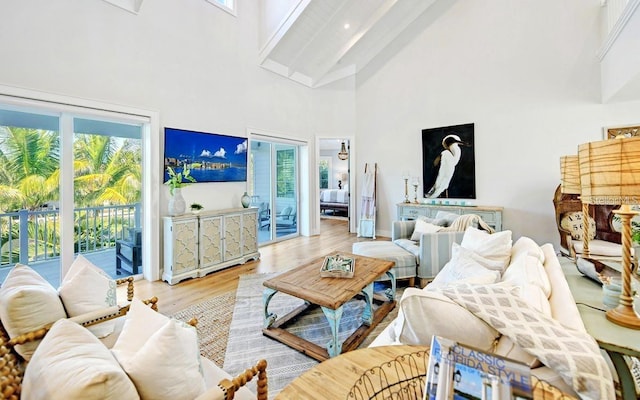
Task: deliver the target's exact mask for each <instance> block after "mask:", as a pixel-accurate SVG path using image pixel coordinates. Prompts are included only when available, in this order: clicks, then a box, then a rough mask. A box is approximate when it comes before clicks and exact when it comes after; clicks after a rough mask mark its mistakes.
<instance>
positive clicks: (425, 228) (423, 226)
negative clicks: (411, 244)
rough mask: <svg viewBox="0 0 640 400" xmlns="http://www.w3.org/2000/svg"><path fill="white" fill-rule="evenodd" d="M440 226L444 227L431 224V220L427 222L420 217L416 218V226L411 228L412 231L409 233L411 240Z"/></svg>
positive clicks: (434, 230)
mask: <svg viewBox="0 0 640 400" xmlns="http://www.w3.org/2000/svg"><path fill="white" fill-rule="evenodd" d="M442 228H444V227H443V226H440V225H436V224H432V223H431V222H427V221H424V220H422V219H418V220H417V221H416V227H415V228H414V229H413V233H412V234H411V240H416V241H417V240H420V236H422V234H423V233H434V232H438V231H439V230H441V229H442Z"/></svg>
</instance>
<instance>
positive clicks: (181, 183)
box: [164, 164, 196, 215]
mask: <svg viewBox="0 0 640 400" xmlns="http://www.w3.org/2000/svg"><path fill="white" fill-rule="evenodd" d="M167 174H169V179H167V181H166V182H165V183H164V184H165V185H167V186H169V193H170V194H171V199H169V214H170V215H180V214H182V213H184V209H185V206H186V205H185V202H184V198H183V197H182V193H181V189H182V188H183V187H185V186H187V185H190V184H191V183H195V182H196V180H195V179H194V177H193V176H191V170H190V169H189V165H187V164H184V167H183V168H182V172H176V171H175V170H174V169H173V168H171V167H167ZM185 181H186V182H185Z"/></svg>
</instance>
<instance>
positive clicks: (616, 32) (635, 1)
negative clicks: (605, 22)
mask: <svg viewBox="0 0 640 400" xmlns="http://www.w3.org/2000/svg"><path fill="white" fill-rule="evenodd" d="M639 5H640V0H629V2H628V3H627V5H626V7H625V8H624V10H622V13H621V14H620V17H619V18H618V20H617V22H616V23H615V25H613V27H612V28H611V31H610V32H609V35H608V36H607V40H605V42H604V44H603V45H602V48H601V49H600V51H599V52H598V59H599V60H600V61H602V60H603V59H604V58H605V57H606V55H607V53H608V52H609V50H611V47H613V44H614V43H615V41H616V39H618V36H620V33H621V32H622V30H623V29H624V27H625V26H626V25H627V23H628V22H629V20H630V19H631V16H632V15H633V13H634V12H635V11H636V9H637V8H638V6H639Z"/></svg>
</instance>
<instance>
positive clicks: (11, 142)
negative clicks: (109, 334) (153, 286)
mask: <svg viewBox="0 0 640 400" xmlns="http://www.w3.org/2000/svg"><path fill="white" fill-rule="evenodd" d="M52 108H53V109H54V110H52V109H49V108H42V109H39V108H37V107H19V106H15V105H10V104H2V103H0V189H1V190H0V279H4V277H5V276H6V275H7V273H8V271H9V270H10V269H11V267H13V266H14V265H15V264H16V263H22V264H28V265H29V266H31V267H32V268H34V269H36V270H37V271H38V272H39V273H40V274H41V275H42V276H43V277H44V278H45V279H47V280H48V281H49V282H50V283H51V284H52V285H53V286H54V287H57V286H58V285H59V284H60V277H61V276H62V264H63V263H62V262H61V260H65V259H66V260H72V259H73V257H74V256H76V255H77V254H82V255H84V256H85V257H87V258H88V259H89V260H90V261H92V262H93V263H94V264H95V265H97V266H98V267H100V268H102V269H104V270H105V271H106V272H107V273H108V274H109V275H111V276H113V277H115V276H116V275H120V276H126V275H131V274H135V273H138V272H140V273H141V272H142V271H141V268H140V264H141V250H142V249H141V240H140V236H141V229H140V227H141V221H142V207H141V193H142V173H141V171H142V135H141V132H142V126H143V124H142V123H139V122H131V123H127V122H121V121H116V120H114V119H105V118H97V117H88V116H85V115H83V116H78V115H73V114H71V113H68V112H63V111H58V112H56V111H55V106H53V107H52ZM130 243H133V244H130ZM116 247H118V250H119V253H121V254H122V256H121V257H118V254H117V253H118V252H117V251H116ZM134 253H135V254H134ZM65 254H67V256H64V255H65ZM134 258H135V261H134V260H133V259H134ZM119 259H120V260H121V261H122V260H124V263H123V262H118V260H119ZM129 261H131V262H129ZM133 264H136V265H133ZM117 265H120V266H121V268H120V269H118V270H117V271H116V266H117ZM138 268H140V270H138Z"/></svg>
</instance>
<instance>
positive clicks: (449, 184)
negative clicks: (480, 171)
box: [422, 123, 476, 199]
mask: <svg viewBox="0 0 640 400" xmlns="http://www.w3.org/2000/svg"><path fill="white" fill-rule="evenodd" d="M474 149H475V144H474V124H472V123H471V124H462V125H452V126H445V127H440V128H430V129H423V130H422V179H423V186H422V187H423V188H424V189H423V190H424V197H426V198H428V199H437V198H441V199H475V198H476V168H475V155H474V152H475V151H474Z"/></svg>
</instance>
